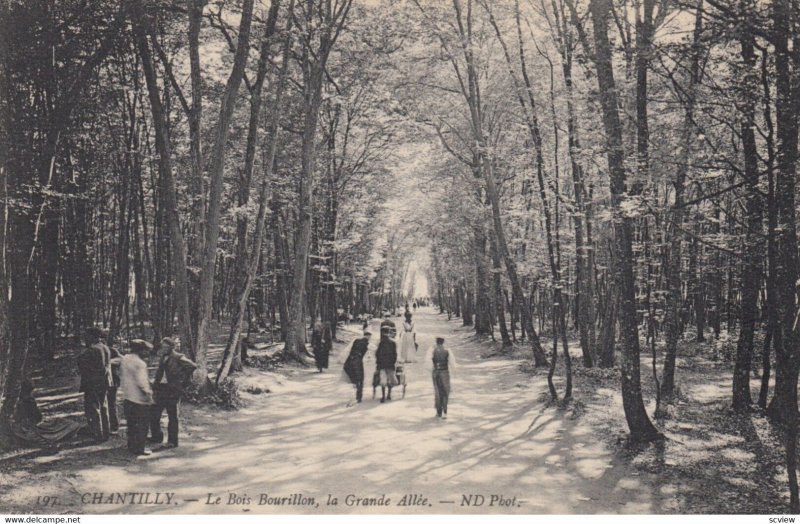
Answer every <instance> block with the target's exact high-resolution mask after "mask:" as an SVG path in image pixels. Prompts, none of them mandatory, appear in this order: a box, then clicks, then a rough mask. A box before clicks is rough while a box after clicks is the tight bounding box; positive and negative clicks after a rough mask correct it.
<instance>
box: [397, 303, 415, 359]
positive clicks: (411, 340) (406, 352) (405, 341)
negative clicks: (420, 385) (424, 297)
mask: <svg viewBox="0 0 800 524" xmlns="http://www.w3.org/2000/svg"><path fill="white" fill-rule="evenodd" d="M416 353H417V334H416V333H415V332H414V322H412V321H411V315H409V316H408V317H406V321H405V322H403V335H402V338H401V339H400V359H401V360H402V361H403V362H414V361H415V360H416V359H415V358H414V357H415V355H416Z"/></svg>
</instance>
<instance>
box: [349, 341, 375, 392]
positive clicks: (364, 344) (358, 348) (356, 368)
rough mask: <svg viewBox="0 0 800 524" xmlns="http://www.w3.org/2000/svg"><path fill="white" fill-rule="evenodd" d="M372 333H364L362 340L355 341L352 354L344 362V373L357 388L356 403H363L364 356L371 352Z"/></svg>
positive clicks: (351, 350) (351, 349)
mask: <svg viewBox="0 0 800 524" xmlns="http://www.w3.org/2000/svg"><path fill="white" fill-rule="evenodd" d="M371 336H372V333H370V332H369V331H364V336H363V337H362V338H357V339H355V340H354V341H353V345H352V347H351V348H350V354H349V355H347V360H345V362H344V372H345V373H346V374H347V377H348V378H349V379H350V382H352V383H353V385H354V386H355V387H356V402H361V398H362V395H363V393H364V355H366V353H367V351H368V350H369V339H370V337H371Z"/></svg>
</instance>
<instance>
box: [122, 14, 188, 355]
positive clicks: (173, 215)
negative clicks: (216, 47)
mask: <svg viewBox="0 0 800 524" xmlns="http://www.w3.org/2000/svg"><path fill="white" fill-rule="evenodd" d="M132 21H133V26H134V35H135V37H136V47H137V49H138V52H139V56H140V58H141V61H142V70H143V72H144V76H145V82H146V85H147V92H148V96H149V99H150V111H151V114H152V119H153V129H154V131H155V143H156V153H157V154H158V174H159V176H158V178H159V186H160V191H159V196H160V199H161V202H160V206H161V207H163V210H164V214H165V216H164V219H165V220H166V222H167V224H166V225H167V228H168V229H169V241H170V244H171V247H172V253H171V256H170V261H171V264H172V276H173V279H174V280H175V297H174V299H175V301H176V303H177V309H178V321H179V323H180V332H181V340H182V342H183V344H184V346H185V347H186V348H187V349H188V350H189V354H190V356H192V357H196V353H195V351H194V347H195V346H194V343H193V341H194V338H193V330H192V323H191V313H190V310H189V282H188V277H187V274H186V247H185V245H184V241H183V231H182V230H181V224H180V216H179V215H178V197H177V190H176V188H175V178H174V176H173V173H172V147H171V145H170V143H169V131H168V128H167V126H168V124H167V120H166V118H165V115H164V109H163V106H162V103H161V92H160V89H159V87H158V83H157V80H156V72H155V66H154V64H153V58H152V54H151V52H150V45H149V44H148V42H147V35H148V33H149V32H150V29H151V27H150V24H151V23H152V22H151V21H150V20H149V18H147V17H146V15H145V14H144V12H143V10H142V7H141V2H137V4H136V9H135V10H134V13H133V17H132Z"/></svg>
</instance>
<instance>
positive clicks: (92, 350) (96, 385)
mask: <svg viewBox="0 0 800 524" xmlns="http://www.w3.org/2000/svg"><path fill="white" fill-rule="evenodd" d="M103 336H104V333H103V331H102V330H100V329H98V328H96V327H90V328H89V329H87V330H86V334H85V339H86V349H85V350H84V351H83V353H81V354H80V355H79V356H78V370H79V372H80V375H81V386H80V391H81V392H82V393H83V408H84V411H85V412H86V420H87V422H88V424H89V429H90V430H91V431H92V436H93V437H94V440H95V442H98V443H99V442H104V441H106V440H108V436H109V433H110V428H109V421H108V403H107V402H106V394H107V391H108V388H109V387H111V386H113V385H114V382H113V380H112V378H111V353H110V352H109V349H108V347H106V345H105V344H103V342H102V339H103Z"/></svg>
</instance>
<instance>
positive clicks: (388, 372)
mask: <svg viewBox="0 0 800 524" xmlns="http://www.w3.org/2000/svg"><path fill="white" fill-rule="evenodd" d="M389 333H390V331H389V328H388V327H383V328H381V341H380V343H378V350H377V351H376V352H375V364H376V367H377V368H378V374H379V380H380V384H381V403H383V402H386V401H387V400H392V388H393V387H394V386H396V385H397V376H396V375H395V369H394V366H395V364H396V363H397V344H396V343H395V341H394V340H392V339H391V338H389ZM387 388H388V389H389V395H388V396H387V395H386V389H387Z"/></svg>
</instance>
